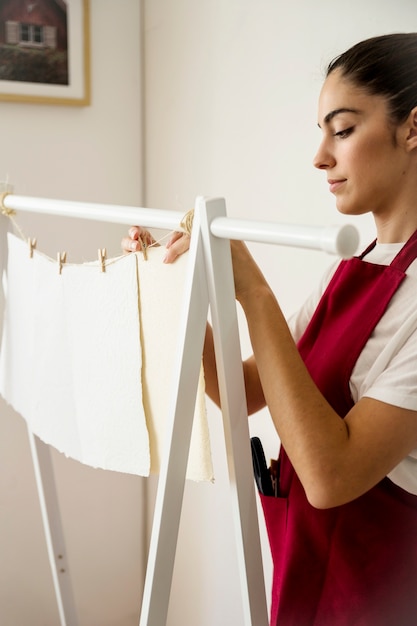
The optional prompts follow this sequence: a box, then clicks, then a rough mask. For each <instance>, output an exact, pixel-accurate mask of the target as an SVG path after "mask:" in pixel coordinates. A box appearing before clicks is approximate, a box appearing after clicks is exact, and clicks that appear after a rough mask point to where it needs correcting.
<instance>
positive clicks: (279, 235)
mask: <svg viewBox="0 0 417 626" xmlns="http://www.w3.org/2000/svg"><path fill="white" fill-rule="evenodd" d="M3 206H4V207H5V208H6V209H14V210H15V211H26V212H31V213H46V214H48V215H58V216H62V217H73V218H83V219H90V220H96V221H104V222H113V223H117V224H128V225H131V224H137V223H140V224H141V226H146V227H148V228H162V229H168V230H176V229H178V228H179V226H180V223H181V221H182V219H183V217H184V214H183V213H180V212H178V211H169V210H162V209H151V208H140V207H132V206H122V205H112V204H100V203H92V202H75V201H69V200H54V199H51V198H32V197H28V196H19V195H15V194H13V193H9V194H6V195H4V197H3ZM211 232H212V234H213V235H215V236H216V237H219V238H222V239H240V240H245V241H253V242H261V243H272V244H277V245H282V246H292V247H296V248H307V249H312V250H322V251H325V252H328V253H330V254H336V255H338V256H341V257H349V256H352V255H353V254H354V253H355V252H356V249H357V247H358V243H359V234H358V231H357V230H356V228H355V227H354V226H351V225H349V224H344V225H340V226H309V225H298V224H280V223H278V222H262V221H256V220H242V219H233V218H229V217H218V218H216V219H214V220H213V222H212V223H211Z"/></svg>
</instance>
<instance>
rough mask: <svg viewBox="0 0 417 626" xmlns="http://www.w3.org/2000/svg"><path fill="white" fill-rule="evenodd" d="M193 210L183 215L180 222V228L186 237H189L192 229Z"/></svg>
mask: <svg viewBox="0 0 417 626" xmlns="http://www.w3.org/2000/svg"><path fill="white" fill-rule="evenodd" d="M193 219H194V209H191V210H190V211H188V213H186V214H185V215H184V217H183V218H182V220H181V222H180V227H181V229H182V230H183V232H184V233H185V234H186V235H191V231H192V229H193Z"/></svg>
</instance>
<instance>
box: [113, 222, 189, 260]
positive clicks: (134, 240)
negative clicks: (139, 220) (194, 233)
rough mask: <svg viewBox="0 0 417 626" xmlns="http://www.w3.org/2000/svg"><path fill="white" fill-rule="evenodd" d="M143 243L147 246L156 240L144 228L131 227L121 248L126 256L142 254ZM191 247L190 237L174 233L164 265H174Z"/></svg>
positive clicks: (168, 244) (167, 249)
mask: <svg viewBox="0 0 417 626" xmlns="http://www.w3.org/2000/svg"><path fill="white" fill-rule="evenodd" d="M142 242H143V243H145V244H146V245H147V246H150V245H152V244H154V243H155V240H154V238H153V237H152V235H151V234H150V232H149V231H147V230H146V229H145V228H142V226H131V227H130V228H129V232H128V236H127V237H123V239H122V241H121V246H122V250H123V253H124V254H129V252H140V251H141V250H142ZM189 247H190V236H189V235H187V234H185V233H182V232H177V231H176V232H174V233H172V235H171V236H170V238H169V240H168V243H167V244H166V254H165V256H164V259H163V261H164V263H173V262H174V261H175V259H177V258H178V257H179V256H181V254H184V252H186V251H187V250H188V249H189Z"/></svg>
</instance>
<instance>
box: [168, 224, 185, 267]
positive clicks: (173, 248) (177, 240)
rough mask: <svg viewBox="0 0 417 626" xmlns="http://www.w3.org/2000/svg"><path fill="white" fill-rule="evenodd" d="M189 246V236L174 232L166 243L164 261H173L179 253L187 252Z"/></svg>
mask: <svg viewBox="0 0 417 626" xmlns="http://www.w3.org/2000/svg"><path fill="white" fill-rule="evenodd" d="M189 247H190V236H189V235H186V234H185V233H180V232H175V233H173V234H172V236H171V238H170V239H169V241H168V243H167V245H166V254H165V256H164V259H163V260H164V263H173V262H174V261H175V259H177V258H178V257H179V256H181V254H184V252H187V250H188V249H189Z"/></svg>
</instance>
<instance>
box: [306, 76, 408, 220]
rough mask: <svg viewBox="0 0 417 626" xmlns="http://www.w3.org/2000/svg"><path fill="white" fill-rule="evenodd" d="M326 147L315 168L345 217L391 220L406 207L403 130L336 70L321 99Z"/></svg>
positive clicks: (378, 101)
mask: <svg viewBox="0 0 417 626" xmlns="http://www.w3.org/2000/svg"><path fill="white" fill-rule="evenodd" d="M318 124H319V127H320V128H321V131H322V135H323V137H322V141H321V143H320V146H319V149H318V151H317V154H316V156H315V158H314V165H315V167H317V168H319V169H322V170H324V171H325V172H326V175H327V180H328V183H329V186H330V187H329V188H330V191H331V193H333V194H334V195H335V197H336V205H337V208H338V210H339V211H340V212H341V213H344V214H349V215H359V214H362V213H367V212H369V211H372V212H373V213H374V215H375V216H377V215H378V216H384V218H387V219H389V217H390V215H391V214H393V213H392V212H393V211H396V207H398V206H399V203H401V201H402V187H403V183H404V174H405V173H406V170H407V164H408V156H407V151H406V150H405V149H404V142H403V141H397V138H398V137H400V135H399V132H398V131H399V129H400V128H401V127H398V128H393V126H392V125H390V124H389V119H388V112H387V104H386V101H385V99H384V98H383V97H381V96H371V95H368V94H367V93H366V92H364V91H363V90H362V89H360V88H358V87H356V86H355V85H354V84H353V83H351V82H350V81H349V80H347V79H345V78H342V77H341V75H340V72H339V71H338V70H335V71H334V72H332V73H331V74H330V75H329V76H328V78H327V79H326V81H325V83H324V85H323V88H322V91H321V94H320V99H319V118H318Z"/></svg>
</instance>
